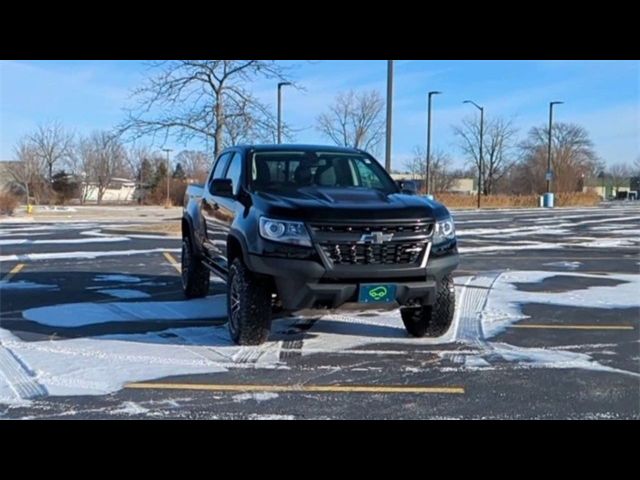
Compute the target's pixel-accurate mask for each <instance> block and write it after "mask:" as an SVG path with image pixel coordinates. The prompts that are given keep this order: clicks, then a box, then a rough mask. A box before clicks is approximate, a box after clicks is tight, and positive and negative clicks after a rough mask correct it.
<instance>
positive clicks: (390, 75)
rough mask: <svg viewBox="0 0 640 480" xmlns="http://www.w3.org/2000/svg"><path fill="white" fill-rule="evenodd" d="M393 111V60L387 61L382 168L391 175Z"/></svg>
mask: <svg viewBox="0 0 640 480" xmlns="http://www.w3.org/2000/svg"><path fill="white" fill-rule="evenodd" d="M392 110H393V60H387V136H386V145H385V154H384V168H385V169H386V170H387V172H389V173H391V127H392V121H393V118H392Z"/></svg>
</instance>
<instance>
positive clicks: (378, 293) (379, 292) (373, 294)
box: [369, 287, 387, 300]
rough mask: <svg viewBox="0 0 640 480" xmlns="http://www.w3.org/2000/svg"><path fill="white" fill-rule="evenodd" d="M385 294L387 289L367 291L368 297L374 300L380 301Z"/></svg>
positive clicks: (377, 288)
mask: <svg viewBox="0 0 640 480" xmlns="http://www.w3.org/2000/svg"><path fill="white" fill-rule="evenodd" d="M386 294H387V287H376V288H372V289H371V290H369V296H370V297H371V298H373V299H374V300H380V299H381V298H382V297H384V296H385V295H386Z"/></svg>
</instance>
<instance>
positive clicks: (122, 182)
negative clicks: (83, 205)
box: [82, 178, 136, 203]
mask: <svg viewBox="0 0 640 480" xmlns="http://www.w3.org/2000/svg"><path fill="white" fill-rule="evenodd" d="M82 193H83V196H84V199H85V202H89V203H91V202H97V201H98V185H97V184H96V183H93V182H90V183H87V184H85V185H84V186H83V189H82ZM135 193H136V182H135V181H134V180H129V179H127V178H113V179H112V180H111V183H109V186H108V187H107V189H106V190H105V191H104V194H103V195H102V203H130V202H133V201H134V199H135Z"/></svg>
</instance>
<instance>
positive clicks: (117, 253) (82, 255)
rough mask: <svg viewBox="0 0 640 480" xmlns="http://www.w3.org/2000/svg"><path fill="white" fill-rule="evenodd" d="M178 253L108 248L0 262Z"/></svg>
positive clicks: (11, 257) (0, 257)
mask: <svg viewBox="0 0 640 480" xmlns="http://www.w3.org/2000/svg"><path fill="white" fill-rule="evenodd" d="M163 252H169V253H178V252H180V249H178V248H151V249H149V250H108V251H97V252H85V251H80V252H52V253H28V254H23V255H0V262H16V261H20V262H25V261H37V260H60V259H73V260H77V259H79V258H89V259H93V258H99V257H118V256H129V255H145V254H149V253H163Z"/></svg>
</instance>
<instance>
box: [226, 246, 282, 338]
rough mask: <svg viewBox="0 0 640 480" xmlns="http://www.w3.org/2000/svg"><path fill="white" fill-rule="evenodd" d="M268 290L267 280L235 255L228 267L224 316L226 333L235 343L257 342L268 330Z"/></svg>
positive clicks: (269, 320)
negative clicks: (253, 271) (226, 325)
mask: <svg viewBox="0 0 640 480" xmlns="http://www.w3.org/2000/svg"><path fill="white" fill-rule="evenodd" d="M271 303H272V299H271V291H270V289H269V287H268V282H265V281H260V279H259V277H257V276H256V275H254V274H253V273H251V272H250V271H249V269H248V268H247V267H246V266H245V265H244V264H243V263H242V260H241V259H239V258H236V259H235V260H234V261H233V263H232V264H231V268H230V269H229V279H228V288H227V315H228V318H229V323H228V326H229V334H230V335H231V339H232V340H233V341H234V342H235V343H237V344H238V345H260V344H262V343H264V342H266V341H267V339H268V338H269V332H270V331H271Z"/></svg>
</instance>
